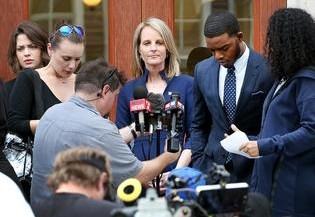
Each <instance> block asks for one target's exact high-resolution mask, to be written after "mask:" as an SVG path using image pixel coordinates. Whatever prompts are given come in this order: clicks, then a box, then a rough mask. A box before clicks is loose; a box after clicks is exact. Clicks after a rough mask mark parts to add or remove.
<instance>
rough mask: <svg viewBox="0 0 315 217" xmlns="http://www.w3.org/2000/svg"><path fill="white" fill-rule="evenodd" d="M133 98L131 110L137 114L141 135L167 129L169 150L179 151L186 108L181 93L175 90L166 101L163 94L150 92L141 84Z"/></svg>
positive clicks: (136, 118)
mask: <svg viewBox="0 0 315 217" xmlns="http://www.w3.org/2000/svg"><path fill="white" fill-rule="evenodd" d="M133 98H134V100H131V101H130V111H131V112H132V113H133V114H134V115H135V123H136V130H137V131H140V133H141V135H143V134H144V133H145V132H146V133H148V134H150V135H151V134H152V133H153V132H155V131H157V130H165V131H167V132H168V137H167V141H166V142H167V151H168V152H177V151H179V149H180V145H181V144H180V143H181V140H180V138H179V134H180V132H182V130H183V120H182V119H183V118H182V115H183V114H184V110H185V107H184V105H183V104H182V103H181V102H180V95H179V94H178V93H176V92H173V93H172V95H171V100H170V101H169V102H165V99H164V97H163V95H161V94H155V93H148V90H147V88H146V87H145V86H142V85H139V86H137V87H136V88H135V89H134V92H133Z"/></svg>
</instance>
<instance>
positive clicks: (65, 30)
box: [58, 25, 84, 38]
mask: <svg viewBox="0 0 315 217" xmlns="http://www.w3.org/2000/svg"><path fill="white" fill-rule="evenodd" d="M58 31H59V32H60V34H61V35H62V36H64V37H68V36H69V35H71V34H72V33H73V32H75V33H76V34H77V35H78V36H80V37H81V38H83V37H84V30H83V28H82V27H81V26H69V25H66V26H62V27H60V28H59V29H58Z"/></svg>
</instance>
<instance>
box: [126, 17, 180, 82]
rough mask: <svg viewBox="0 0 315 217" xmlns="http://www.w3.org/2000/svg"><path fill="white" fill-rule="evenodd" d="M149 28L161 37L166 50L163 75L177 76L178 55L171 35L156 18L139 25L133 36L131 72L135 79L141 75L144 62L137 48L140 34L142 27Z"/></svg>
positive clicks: (164, 24) (163, 23)
mask: <svg viewBox="0 0 315 217" xmlns="http://www.w3.org/2000/svg"><path fill="white" fill-rule="evenodd" d="M146 26H149V27H151V28H153V29H154V30H156V31H157V32H158V33H159V34H160V35H161V37H162V39H163V41H164V43H165V47H166V49H167V54H166V60H165V73H166V76H167V77H168V78H171V77H173V76H174V75H176V74H179V55H178V52H177V49H176V46H175V42H174V38H173V34H172V32H171V30H170V29H169V27H168V26H167V25H166V23H165V22H164V21H162V20H160V19H158V18H154V17H151V18H148V19H146V20H144V21H143V22H142V23H140V24H139V25H138V26H137V28H136V30H135V33H134V36H133V52H134V55H133V58H132V72H133V73H134V75H135V76H136V77H140V76H141V75H143V73H144V71H143V68H144V62H143V60H142V59H141V58H140V52H139V47H140V43H141V32H142V30H143V28H144V27H146Z"/></svg>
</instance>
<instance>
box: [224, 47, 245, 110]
mask: <svg viewBox="0 0 315 217" xmlns="http://www.w3.org/2000/svg"><path fill="white" fill-rule="evenodd" d="M243 43H244V42H243ZM244 45H245V51H244V53H243V54H242V56H240V57H239V58H238V59H237V60H236V62H235V63H234V68H235V70H234V72H235V77H236V105H237V102H238V99H239V97H240V94H241V89H242V86H243V81H244V77H245V72H246V67H247V62H248V57H249V49H248V47H247V45H246V44H245V43H244ZM226 74H227V68H225V67H224V66H222V65H220V71H219V96H220V99H221V102H222V104H223V97H224V81H225V76H226Z"/></svg>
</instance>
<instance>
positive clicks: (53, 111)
mask: <svg viewBox="0 0 315 217" xmlns="http://www.w3.org/2000/svg"><path fill="white" fill-rule="evenodd" d="M81 145H84V146H90V147H96V148H100V149H102V150H104V151H105V152H106V153H107V154H108V156H109V157H110V166H111V171H112V175H113V186H114V187H115V188H117V187H118V185H119V184H120V183H121V182H122V181H124V180H125V179H127V178H131V177H134V176H136V174H138V173H139V172H140V170H141V169H142V167H143V163H142V162H141V161H139V160H138V159H137V158H136V157H135V156H134V155H133V154H132V152H131V151H130V149H129V148H128V145H127V144H126V143H125V142H124V140H123V138H122V137H121V135H120V134H119V131H118V129H117V127H116V126H115V124H114V123H112V122H111V121H109V120H108V119H105V118H103V117H102V116H101V115H100V113H99V112H98V111H97V110H96V108H95V107H94V106H92V105H91V104H89V103H88V102H86V101H85V100H83V99H82V98H80V97H78V96H73V97H72V98H70V100H69V101H67V102H64V103H61V104H57V105H55V106H53V107H51V108H50V109H48V110H47V112H46V113H45V114H44V115H43V117H42V118H41V119H40V122H39V124H38V127H37V129H36V134H35V140H34V152H33V182H32V188H31V203H32V206H34V205H36V204H37V203H38V202H39V201H41V200H42V199H45V198H48V196H50V195H51V192H50V191H49V189H48V186H47V184H46V178H47V176H48V175H49V174H50V172H51V171H52V169H53V162H54V158H55V156H56V155H57V154H58V153H59V152H60V151H62V150H64V149H67V148H71V147H77V146H81Z"/></svg>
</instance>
